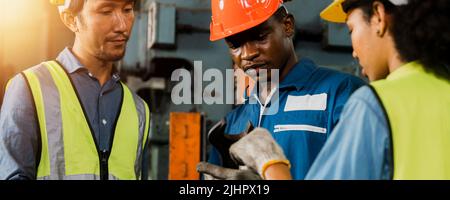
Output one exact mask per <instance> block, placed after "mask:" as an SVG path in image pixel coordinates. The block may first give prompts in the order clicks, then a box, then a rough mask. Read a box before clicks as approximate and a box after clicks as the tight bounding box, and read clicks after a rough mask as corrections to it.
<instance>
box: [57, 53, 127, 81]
mask: <svg viewBox="0 0 450 200" xmlns="http://www.w3.org/2000/svg"><path fill="white" fill-rule="evenodd" d="M56 60H57V61H58V62H59V63H61V64H62V66H63V67H64V68H65V69H66V70H67V72H68V73H69V74H73V73H75V72H77V71H81V70H83V71H85V72H86V74H88V75H89V76H90V77H92V75H91V74H90V73H89V71H88V70H87V69H86V68H85V67H84V66H83V65H82V64H81V63H80V62H79V61H78V59H77V58H76V57H75V55H73V53H72V51H71V50H70V49H69V48H68V47H66V48H65V49H64V50H63V51H62V52H61V53H60V54H59V55H58V57H57V58H56ZM112 79H113V80H114V81H115V82H119V81H120V76H119V73H118V72H117V70H115V68H114V69H113V75H112Z"/></svg>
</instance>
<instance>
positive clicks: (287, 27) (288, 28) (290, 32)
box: [283, 14, 295, 38]
mask: <svg viewBox="0 0 450 200" xmlns="http://www.w3.org/2000/svg"><path fill="white" fill-rule="evenodd" d="M283 25H284V32H285V33H286V35H287V36H288V37H290V38H292V37H294V34H295V18H294V16H293V15H292V14H288V15H287V16H286V17H285V18H284V20H283Z"/></svg>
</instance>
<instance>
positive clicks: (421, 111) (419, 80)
mask: <svg viewBox="0 0 450 200" xmlns="http://www.w3.org/2000/svg"><path fill="white" fill-rule="evenodd" d="M371 85H372V86H373V88H374V89H375V91H376V93H377V94H378V97H379V100H380V102H381V104H382V105H383V107H384V109H385V113H386V115H387V118H388V123H389V125H390V130H391V139H392V142H391V144H392V153H393V155H392V156H393V179H450V81H448V80H445V79H442V78H438V77H436V76H435V75H434V74H433V73H430V72H427V71H425V69H424V67H423V66H422V65H421V64H419V63H418V62H411V63H408V64H406V65H404V66H402V67H400V68H399V69H397V70H395V71H394V72H393V73H391V74H390V75H389V76H388V77H387V78H386V79H385V80H380V81H376V82H373V83H371Z"/></svg>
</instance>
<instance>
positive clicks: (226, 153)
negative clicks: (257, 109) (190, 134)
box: [208, 119, 253, 169]
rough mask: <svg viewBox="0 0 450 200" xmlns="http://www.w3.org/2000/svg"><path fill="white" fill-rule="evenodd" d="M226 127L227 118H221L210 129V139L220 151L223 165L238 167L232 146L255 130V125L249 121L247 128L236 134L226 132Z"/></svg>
mask: <svg viewBox="0 0 450 200" xmlns="http://www.w3.org/2000/svg"><path fill="white" fill-rule="evenodd" d="M225 127H226V120H225V119H222V120H220V121H219V122H218V123H217V124H216V125H214V126H213V127H212V128H211V129H210V131H209V133H208V140H209V142H210V143H211V144H212V145H213V146H214V147H215V148H216V149H217V151H218V152H219V154H220V156H221V158H222V159H221V160H222V165H223V167H225V168H233V169H238V168H239V165H237V164H236V163H235V162H234V161H233V160H232V159H231V157H230V146H231V145H232V144H233V143H235V142H236V141H238V140H239V139H241V138H242V137H244V136H245V135H247V134H248V132H250V131H251V130H253V126H252V124H251V122H248V123H247V127H246V129H245V130H244V131H243V132H242V133H240V134H236V135H229V134H225Z"/></svg>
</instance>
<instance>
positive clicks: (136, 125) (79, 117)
mask: <svg viewBox="0 0 450 200" xmlns="http://www.w3.org/2000/svg"><path fill="white" fill-rule="evenodd" d="M23 75H24V77H25V78H26V80H27V82H28V85H29V88H30V90H31V94H32V96H33V100H34V104H35V107H36V113H37V117H38V121H39V127H40V135H41V156H40V162H39V166H38V170H37V178H38V179H100V157H99V156H100V153H99V150H98V147H97V146H96V145H97V144H96V142H95V140H94V137H93V133H92V132H91V130H92V129H91V128H90V125H89V123H88V120H87V118H86V117H85V112H84V111H83V107H82V105H81V103H80V101H79V99H78V96H77V93H76V90H75V88H74V86H73V85H72V83H71V80H70V77H69V76H68V74H67V73H66V72H65V71H64V68H62V66H60V65H59V64H58V63H57V62H54V61H50V62H45V63H43V64H42V65H40V66H37V67H35V68H31V69H28V70H26V71H24V72H23ZM49 77H51V79H50V78H49ZM121 86H122V88H123V98H122V106H121V110H120V114H119V116H118V119H116V120H117V122H116V126H115V132H114V133H113V135H112V137H113V141H112V147H111V151H109V152H111V153H110V154H109V159H108V160H107V164H108V167H107V170H108V172H109V174H106V175H107V176H108V177H109V179H140V178H141V177H140V176H141V171H142V170H141V164H142V157H143V152H144V147H145V143H146V141H147V137H148V131H149V119H150V114H149V109H148V106H147V104H146V103H145V102H144V101H142V100H141V99H140V98H137V97H135V96H134V95H133V94H132V93H131V91H130V90H129V89H128V87H127V86H126V85H125V84H123V83H121Z"/></svg>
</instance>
